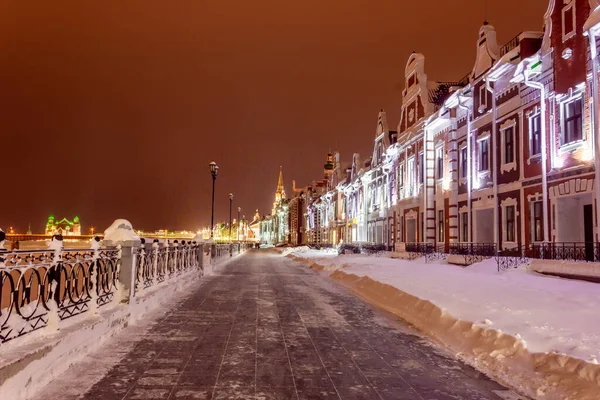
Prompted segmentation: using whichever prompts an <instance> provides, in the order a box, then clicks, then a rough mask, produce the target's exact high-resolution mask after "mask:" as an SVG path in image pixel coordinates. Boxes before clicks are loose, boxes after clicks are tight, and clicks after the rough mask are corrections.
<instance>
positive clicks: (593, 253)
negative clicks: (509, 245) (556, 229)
mask: <svg viewBox="0 0 600 400" xmlns="http://www.w3.org/2000/svg"><path fill="white" fill-rule="evenodd" d="M527 255H528V257H530V258H537V259H541V260H562V261H586V262H600V243H598V242H552V243H535V244H532V245H530V246H529V248H528V249H527Z"/></svg>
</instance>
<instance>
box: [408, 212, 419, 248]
mask: <svg viewBox="0 0 600 400" xmlns="http://www.w3.org/2000/svg"><path fill="white" fill-rule="evenodd" d="M406 241H407V242H408V243H415V242H416V241H417V219H416V218H408V219H407V220H406Z"/></svg>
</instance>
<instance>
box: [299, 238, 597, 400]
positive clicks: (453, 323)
mask: <svg viewBox="0 0 600 400" xmlns="http://www.w3.org/2000/svg"><path fill="white" fill-rule="evenodd" d="M290 256H292V257H298V258H299V259H302V260H304V261H305V262H306V263H308V264H310V265H313V266H314V267H316V268H317V269H321V268H324V269H325V270H327V271H328V272H329V273H332V277H334V278H336V279H338V280H340V281H342V282H344V283H346V284H348V285H349V286H351V287H353V288H354V289H355V290H357V291H358V292H359V293H361V294H363V295H365V297H367V298H369V299H370V300H374V302H376V303H378V304H379V305H381V306H383V307H384V308H386V309H388V310H390V311H392V312H394V313H396V314H397V315H400V316H401V317H402V318H404V319H406V320H407V321H409V322H411V323H413V324H415V325H416V326H418V327H419V329H421V330H423V331H424V332H425V333H427V334H428V335H430V336H434V337H436V338H437V339H439V340H441V341H442V342H444V343H446V344H447V345H449V346H450V347H451V348H453V349H454V350H455V351H457V352H463V353H464V355H465V356H466V357H465V358H467V359H469V360H471V361H473V363H474V364H476V365H478V366H479V367H483V368H484V369H486V370H487V371H489V372H490V373H493V374H495V375H496V376H497V377H499V378H501V379H504V380H506V381H510V382H511V383H514V384H515V385H516V386H522V387H523V389H527V390H531V392H532V393H531V394H532V395H537V396H540V397H541V396H543V395H544V394H550V393H547V392H548V391H549V390H550V389H552V388H553V387H558V388H559V389H560V387H561V386H565V387H566V386H569V385H571V386H573V388H572V389H573V391H572V392H571V393H579V394H578V395H579V396H583V394H582V393H583V392H579V390H580V388H579V387H578V386H577V385H579V384H580V383H581V382H575V381H576V380H577V379H579V378H581V379H582V380H583V381H587V382H591V383H593V384H594V385H598V382H599V380H600V378H599V371H600V369H599V368H598V365H597V358H598V357H599V356H600V318H599V317H598V315H599V314H598V313H599V312H600V284H595V283H589V282H583V281H575V280H568V279H561V278H555V277H548V276H543V275H539V274H536V273H529V272H527V270H526V269H525V268H523V269H518V270H509V271H504V272H498V271H497V266H496V261H495V260H494V259H490V260H486V261H484V262H482V263H477V264H474V265H472V266H470V267H467V268H463V267H459V266H454V265H449V264H446V263H445V262H444V261H437V262H433V263H425V260H424V259H423V258H422V259H418V260H414V261H408V260H396V259H390V258H387V257H374V256H364V255H342V256H337V255H336V254H332V253H327V252H324V251H314V250H308V249H306V248H304V249H297V250H294V251H293V252H292V253H291V254H290ZM353 277H354V278H353ZM387 285H389V286H387ZM393 288H395V289H397V290H394V289H393ZM563 355H564V356H563ZM515 367H518V369H515ZM529 374H531V376H529ZM544 374H545V376H544ZM540 377H543V378H541V379H538V378H540ZM534 380H535V382H534ZM528 385H529V386H530V387H528V388H527V387H526V386H528ZM550 391H552V390H550ZM598 393H600V387H598V392H596V394H597V395H598ZM593 396H594V395H592V397H591V398H595V399H597V398H600V395H598V397H593ZM574 398H578V399H579V398H584V397H574Z"/></svg>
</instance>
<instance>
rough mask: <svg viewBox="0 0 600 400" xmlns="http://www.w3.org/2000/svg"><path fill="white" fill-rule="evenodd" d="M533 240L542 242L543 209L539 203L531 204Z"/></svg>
mask: <svg viewBox="0 0 600 400" xmlns="http://www.w3.org/2000/svg"><path fill="white" fill-rule="evenodd" d="M532 216H533V240H534V241H536V242H541V241H543V240H544V207H543V203H542V202H541V201H535V202H533V213H532Z"/></svg>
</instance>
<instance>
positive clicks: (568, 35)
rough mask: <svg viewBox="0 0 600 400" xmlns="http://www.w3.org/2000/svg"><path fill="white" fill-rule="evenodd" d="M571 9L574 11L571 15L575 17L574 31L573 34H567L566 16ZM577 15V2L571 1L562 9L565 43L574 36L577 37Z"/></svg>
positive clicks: (563, 38) (563, 39)
mask: <svg viewBox="0 0 600 400" xmlns="http://www.w3.org/2000/svg"><path fill="white" fill-rule="evenodd" d="M567 1H568V0H565V2H567ZM570 9H572V13H571V15H572V16H573V30H572V31H571V32H565V15H566V13H567V11H569V10H570ZM575 14H576V9H575V0H571V1H569V2H568V4H566V5H565V6H564V7H563V9H562V19H561V21H562V41H563V42H565V41H567V40H569V39H571V38H572V37H573V36H575V33H576V32H577V25H576V24H575V22H576V15H575Z"/></svg>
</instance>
